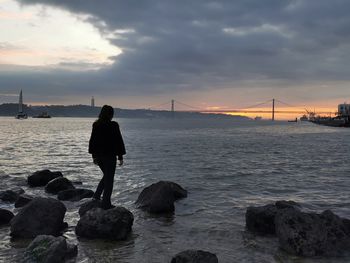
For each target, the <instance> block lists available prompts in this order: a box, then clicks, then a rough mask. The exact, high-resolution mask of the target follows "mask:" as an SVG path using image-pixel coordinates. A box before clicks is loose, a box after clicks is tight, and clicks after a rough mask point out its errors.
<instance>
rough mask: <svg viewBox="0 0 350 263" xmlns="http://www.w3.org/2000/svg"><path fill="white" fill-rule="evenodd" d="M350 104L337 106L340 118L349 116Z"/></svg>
mask: <svg viewBox="0 0 350 263" xmlns="http://www.w3.org/2000/svg"><path fill="white" fill-rule="evenodd" d="M349 113H350V104H348V103H343V104H339V105H338V114H339V115H340V116H349V115H350V114H349Z"/></svg>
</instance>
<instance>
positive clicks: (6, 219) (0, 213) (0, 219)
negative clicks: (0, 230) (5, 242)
mask: <svg viewBox="0 0 350 263" xmlns="http://www.w3.org/2000/svg"><path fill="white" fill-rule="evenodd" d="M13 217H14V215H13V213H12V212H11V211H8V210H6V209H2V208H0V225H6V224H8V223H10V221H11V219H12V218H13Z"/></svg>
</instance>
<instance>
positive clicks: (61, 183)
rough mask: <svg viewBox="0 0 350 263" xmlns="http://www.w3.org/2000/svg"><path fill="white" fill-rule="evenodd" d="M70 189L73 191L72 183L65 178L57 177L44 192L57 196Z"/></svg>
mask: <svg viewBox="0 0 350 263" xmlns="http://www.w3.org/2000/svg"><path fill="white" fill-rule="evenodd" d="M70 189H75V187H74V185H73V184H72V182H71V181H69V180H68V179H67V178H65V177H57V178H55V179H53V180H51V181H50V182H49V183H48V184H47V185H46V186H45V191H46V192H47V193H50V194H57V193H58V192H60V191H64V190H70Z"/></svg>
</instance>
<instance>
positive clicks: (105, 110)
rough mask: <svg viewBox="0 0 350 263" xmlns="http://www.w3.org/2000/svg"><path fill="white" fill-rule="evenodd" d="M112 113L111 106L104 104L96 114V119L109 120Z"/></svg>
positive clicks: (100, 120)
mask: <svg viewBox="0 0 350 263" xmlns="http://www.w3.org/2000/svg"><path fill="white" fill-rule="evenodd" d="M113 115H114V110H113V108H112V107H111V106H109V105H104V106H103V107H102V109H101V112H100V114H99V115H98V120H97V121H99V122H105V121H110V120H112V118H113Z"/></svg>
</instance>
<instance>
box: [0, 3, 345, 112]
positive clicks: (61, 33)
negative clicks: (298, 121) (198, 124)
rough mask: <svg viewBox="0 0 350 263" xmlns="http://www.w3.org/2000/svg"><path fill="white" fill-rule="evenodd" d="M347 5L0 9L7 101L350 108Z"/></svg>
mask: <svg viewBox="0 0 350 263" xmlns="http://www.w3.org/2000/svg"><path fill="white" fill-rule="evenodd" d="M349 10H350V1H348V0H332V1H330V0H317V1H316V0H264V1H262V0H222V1H214V0H191V1H188V0H176V1H175V0H172V1H170V0H144V1H139V0H127V1H122V0H103V1H102V0H101V1H96V0H0V103H4V102H16V101H17V99H18V97H17V96H18V92H19V90H20V89H23V92H24V96H25V102H26V103H31V104H78V103H83V104H88V103H89V100H90V97H91V96H95V98H96V103H97V104H104V103H109V104H112V105H114V106H117V107H122V108H147V107H149V106H151V105H155V104H160V103H163V102H166V101H169V100H171V99H173V98H174V99H176V100H179V101H182V102H185V103H187V104H190V105H193V106H195V107H198V108H210V107H219V108H238V107H243V106H246V105H252V104H255V103H259V102H261V101H266V100H269V99H270V98H273V97H275V98H277V99H280V100H282V101H285V102H288V103H290V104H293V105H301V106H307V107H335V106H336V105H337V104H338V103H341V102H344V101H350V16H349V14H348V11H349Z"/></svg>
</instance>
